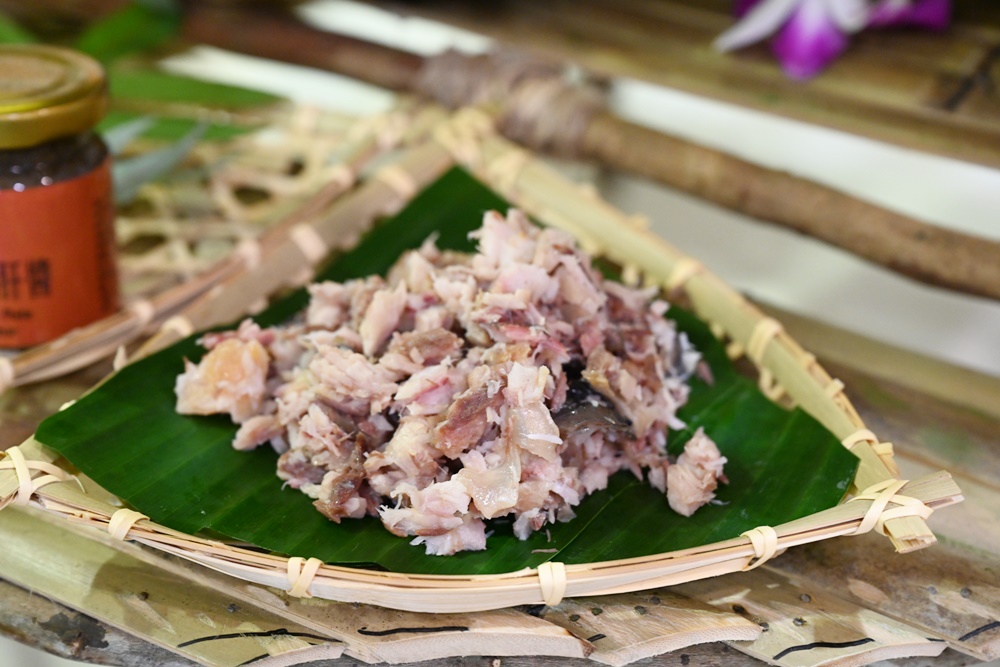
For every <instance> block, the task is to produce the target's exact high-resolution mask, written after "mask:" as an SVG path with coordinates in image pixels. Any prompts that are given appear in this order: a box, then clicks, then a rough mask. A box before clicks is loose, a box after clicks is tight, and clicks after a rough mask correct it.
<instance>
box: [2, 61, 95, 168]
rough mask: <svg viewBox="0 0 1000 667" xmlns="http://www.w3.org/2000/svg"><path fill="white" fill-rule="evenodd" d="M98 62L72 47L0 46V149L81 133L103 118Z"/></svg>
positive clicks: (30, 144)
mask: <svg viewBox="0 0 1000 667" xmlns="http://www.w3.org/2000/svg"><path fill="white" fill-rule="evenodd" d="M106 106H107V85H106V83H105V79H104V71H103V70H102V69H101V66H100V65H99V64H98V63H97V62H96V61H95V60H93V59H92V58H90V57H89V56H86V55H84V54H82V53H79V52H77V51H71V50H70V49H63V48H59V47H54V46H42V45H38V44H27V45H9V46H3V45H0V149H11V148H26V147H29V146H36V145H38V144H41V143H45V142H46V141H51V140H52V139H57V138H59V137H65V136H69V135H72V134H78V133H80V132H85V131H87V130H89V129H91V128H92V127H94V125H96V124H97V122H98V121H99V120H101V118H102V117H103V116H104V110H105V107H106Z"/></svg>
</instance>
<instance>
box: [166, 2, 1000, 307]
mask: <svg viewBox="0 0 1000 667" xmlns="http://www.w3.org/2000/svg"><path fill="white" fill-rule="evenodd" d="M237 23H238V24H239V25H240V26H241V30H238V31H234V30H228V29H225V28H223V26H228V25H234V24H237ZM184 34H185V35H186V36H187V38H188V39H190V40H192V41H197V42H203V43H207V44H213V45H216V46H220V47H222V48H228V49H233V50H236V51H241V52H245V53H251V54H254V55H260V56H264V57H270V58H275V59H279V60H285V61H289V62H294V63H297V64H301V65H307V66H310V67H318V68H321V69H327V70H330V71H335V72H338V73H341V74H346V75H348V76H353V77H356V78H360V79H362V80H365V81H368V82H370V83H374V84H376V85H381V86H385V87H389V88H394V89H407V90H416V89H417V86H418V85H419V82H420V81H421V80H422V77H423V75H424V74H425V73H426V72H427V71H428V69H429V68H431V67H432V66H433V65H434V62H435V59H434V58H427V59H424V58H421V57H419V56H415V55H412V54H404V53H402V52H400V51H399V50H396V49H390V48H388V47H384V46H381V45H378V44H373V43H369V42H364V41H362V40H358V39H354V38H349V37H345V36H342V35H336V34H333V33H328V32H323V31H320V30H316V29H313V28H311V27H308V26H306V25H304V24H302V23H301V22H298V21H297V20H295V19H294V18H292V17H290V16H288V15H281V14H275V13H273V12H268V13H261V12H258V11H256V10H250V9H247V8H240V7H228V8H225V9H221V8H211V7H203V6H200V5H193V6H190V7H189V8H188V10H187V12H186V16H185V27H184ZM262 35H267V36H268V37H267V38H266V39H262V38H261V36H262ZM303 44H307V45H308V48H301V45H303ZM447 57H448V58H449V59H450V60H451V62H452V63H453V65H454V69H455V71H456V75H458V74H460V70H461V69H462V68H463V67H466V66H467V64H468V63H471V62H472V60H473V58H464V59H463V57H461V56H457V55H456V54H447ZM361 63H364V65H363V66H362V65H361ZM369 63H371V67H368V64H369ZM508 83H509V82H508ZM516 83H517V82H516V81H515V84H516ZM515 90H516V85H515V86H508V87H507V90H506V91H505V92H506V94H504V93H501V94H500V95H499V96H498V97H496V98H495V99H493V100H492V101H493V102H495V103H497V104H500V105H501V106H502V107H503V109H504V110H503V114H502V115H504V116H509V115H512V114H513V115H522V116H523V115H525V114H528V115H530V116H531V118H530V119H529V120H530V121H531V122H535V123H542V124H545V125H546V132H547V134H546V135H545V136H546V140H544V141H541V142H536V143H535V145H533V146H532V147H534V148H536V149H538V148H541V149H546V148H553V147H560V148H562V149H567V148H574V147H575V149H576V151H577V152H578V153H579V154H580V155H581V156H583V157H585V158H591V159H597V160H599V161H601V162H602V163H604V164H607V165H608V166H611V167H614V168H616V169H622V170H624V171H629V172H632V173H636V174H639V175H642V176H644V177H647V178H651V179H653V180H656V181H658V182H660V183H663V184H665V185H668V186H671V187H675V188H678V189H681V190H683V191H686V192H690V193H692V194H694V195H696V196H698V197H702V198H704V199H707V200H708V201H712V202H714V203H717V204H720V205H722V206H725V207H727V208H730V209H732V210H736V211H739V212H741V213H745V214H747V215H750V216H753V217H755V218H757V219H758V220H760V221H763V222H768V223H771V224H776V225H779V226H782V227H786V228H789V229H792V230H794V231H797V232H800V233H803V234H806V235H809V236H812V237H814V238H817V239H819V240H821V241H824V242H826V243H829V244H831V245H834V246H836V247H839V248H841V249H843V250H846V251H848V252H851V253H853V254H856V255H858V256H859V257H862V258H864V259H866V260H868V261H871V262H873V263H876V264H878V265H880V266H883V267H885V268H886V269H889V270H891V271H895V272H897V273H899V274H901V275H905V276H907V277H909V278H912V279H914V280H917V281H920V282H923V283H926V284H929V285H933V286H937V287H944V288H947V289H952V290H956V291H960V292H965V293H968V294H974V295H978V296H985V297H989V298H993V299H1000V243H997V242H994V241H990V240H986V239H982V238H978V237H974V236H970V235H967V234H963V233H960V232H955V231H951V230H948V229H944V228H940V227H936V226H934V225H930V224H927V223H925V222H922V221H919V220H916V219H914V218H911V217H908V216H905V215H902V214H899V213H896V212H893V211H890V210H888V209H885V208H882V207H879V206H876V205H874V204H870V203H867V202H864V201H861V200H858V199H856V198H854V197H851V196H850V195H848V194H846V193H843V192H840V191H838V190H835V189H833V188H830V187H827V186H824V185H821V184H819V183H816V182H813V181H809V180H807V179H803V178H799V177H795V176H792V175H790V174H787V173H784V172H780V171H776V170H773V169H767V168H765V167H761V166H759V165H755V164H752V163H749V162H746V161H744V160H740V159H738V158H735V157H733V156H731V155H728V154H725V153H723V152H720V151H716V150H713V149H709V148H706V147H703V146H699V145H697V144H694V143H692V142H689V141H686V140H683V139H680V138H678V137H673V136H669V135H666V134H664V133H661V132H657V131H654V130H650V129H647V128H643V127H640V126H637V125H634V124H631V123H628V122H626V121H624V120H622V119H620V118H617V117H616V116H614V115H612V114H610V113H592V110H590V109H581V110H580V113H581V114H583V115H585V116H587V118H585V119H583V120H581V121H580V122H582V123H583V125H584V128H585V130H584V131H583V132H582V133H581V132H580V131H579V127H577V125H578V124H579V123H564V122H560V121H559V120H555V121H552V122H549V123H545V116H546V115H550V116H553V115H555V114H556V111H555V110H554V109H553V108H552V107H551V106H550V105H539V106H538V107H537V108H532V109H524V108H514V106H515V102H516V99H515V98H516V96H515V95H514V94H513V93H514V92H515ZM420 92H424V93H430V94H432V95H435V94H436V95H437V96H438V100H439V101H442V102H444V103H446V104H448V103H450V104H453V105H454V104H456V100H455V99H454V95H455V90H454V88H453V87H448V88H447V90H442V89H440V88H439V89H437V90H429V89H428V88H427V86H422V87H421V90H420ZM442 97H444V98H449V99H442ZM512 100H513V102H512ZM485 101H487V100H482V99H474V100H469V99H463V100H460V101H459V102H460V103H461V104H467V103H470V102H474V103H482V102H485ZM570 101H572V100H570ZM521 106H522V107H523V106H524V104H523V102H522V103H521ZM510 129H511V131H512V132H514V133H515V134H516V136H517V138H518V139H519V140H523V139H524V138H525V136H526V135H525V134H523V133H520V132H518V131H517V128H510ZM540 144H541V145H540Z"/></svg>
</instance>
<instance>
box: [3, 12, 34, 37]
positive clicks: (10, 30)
mask: <svg viewBox="0 0 1000 667" xmlns="http://www.w3.org/2000/svg"><path fill="white" fill-rule="evenodd" d="M37 41H38V38H37V37H35V36H34V35H32V34H31V32H29V31H28V30H25V29H24V28H23V27H21V25H20V24H19V23H18V22H17V21H14V20H13V19H11V18H10V17H9V16H7V15H6V14H5V13H4V12H2V11H0V44H34V43H35V42H37Z"/></svg>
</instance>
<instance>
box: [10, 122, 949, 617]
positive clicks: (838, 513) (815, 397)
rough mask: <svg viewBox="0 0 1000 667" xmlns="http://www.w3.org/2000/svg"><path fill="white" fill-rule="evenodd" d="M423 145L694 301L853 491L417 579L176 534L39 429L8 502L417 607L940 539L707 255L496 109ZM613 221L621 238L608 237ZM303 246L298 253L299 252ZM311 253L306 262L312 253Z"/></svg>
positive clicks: (927, 503)
mask: <svg viewBox="0 0 1000 667" xmlns="http://www.w3.org/2000/svg"><path fill="white" fill-rule="evenodd" d="M420 150H423V151H425V152H434V151H436V152H437V153H438V154H439V155H437V157H438V158H442V156H443V157H444V158H446V159H447V161H448V162H450V163H458V164H461V165H462V166H465V167H466V168H468V169H469V170H470V171H471V172H472V173H473V174H474V175H476V176H477V177H478V178H480V179H481V180H483V181H484V182H486V183H487V184H488V185H490V186H492V187H494V189H496V190H498V191H499V192H500V193H501V194H502V195H504V196H506V197H507V199H508V200H509V201H511V202H512V203H513V204H514V205H517V206H519V207H521V208H522V209H524V210H525V211H526V212H528V213H529V214H531V215H532V216H534V217H536V218H538V219H539V220H541V221H542V222H545V223H546V224H550V225H553V226H556V227H560V228H563V229H565V230H567V231H569V232H570V233H572V234H573V235H574V236H575V237H576V238H577V239H578V241H579V242H580V244H581V247H582V248H583V249H584V250H585V251H587V252H589V253H590V254H592V255H603V256H606V257H608V258H609V259H611V260H613V261H617V262H618V263H619V264H621V266H622V267H623V271H622V275H623V279H624V281H625V282H633V283H636V282H639V281H641V280H642V281H645V282H646V283H647V284H654V285H658V286H660V287H661V288H663V289H665V290H666V291H668V292H669V293H672V294H674V295H675V296H676V295H680V294H683V295H684V296H686V297H687V298H688V299H689V300H690V302H691V305H692V310H693V311H694V312H695V314H696V315H697V316H698V317H699V318H701V319H703V320H704V321H706V322H708V323H709V324H710V325H711V326H712V328H713V332H714V333H716V335H717V336H719V337H720V338H723V337H724V338H727V339H729V340H730V341H731V342H730V344H729V351H730V353H731V356H739V355H742V354H745V355H746V356H747V357H748V358H749V359H750V360H751V361H752V362H753V363H754V364H755V365H756V366H757V368H758V370H759V376H760V384H761V389H762V390H763V391H764V393H765V394H766V395H767V396H768V397H769V398H771V399H772V400H778V399H779V398H781V397H782V396H784V397H786V400H787V399H791V400H792V401H794V402H796V403H798V404H799V405H801V407H803V409H805V410H806V412H808V413H810V414H811V415H812V416H813V417H815V418H816V419H818V420H819V421H820V422H821V423H823V424H824V425H825V426H826V427H827V428H828V429H829V430H831V432H833V433H834V435H836V436H837V437H839V438H840V439H841V440H842V442H843V443H844V445H845V446H847V447H848V448H849V449H850V450H851V451H852V452H853V453H855V454H856V455H857V456H858V458H859V460H860V464H859V468H858V471H857V473H856V475H855V479H854V490H855V491H856V493H855V494H854V496H853V497H852V498H850V499H846V500H844V501H842V502H841V503H840V504H838V505H836V506H834V507H831V508H829V509H827V510H823V511H821V512H818V513H815V514H812V515H810V516H807V517H803V518H800V519H796V520H794V521H791V522H788V523H785V524H782V525H779V526H774V527H768V526H762V527H759V528H756V529H753V530H751V531H747V532H745V533H743V535H741V536H740V537H738V538H733V539H729V540H724V541H721V542H715V543H712V544H707V545H701V546H698V547H692V548H689V549H683V550H678V551H673V552H667V553H662V554H655V555H651V556H640V557H633V558H627V559H618V560H611V561H603V562H595V563H586V564H568V565H567V564H562V563H560V562H557V561H555V562H553V561H550V562H548V563H544V564H542V565H541V566H539V567H537V568H524V569H521V570H517V571H515V572H509V573H502V574H490V575H420V574H404V573H394V572H383V571H375V570H365V569H361V568H352V567H348V566H339V565H326V564H324V563H322V562H320V561H319V560H318V559H315V558H309V559H306V558H302V557H290V558H286V557H284V556H276V555H271V554H266V553H260V552H256V551H253V550H250V549H245V548H242V547H239V546H233V545H228V544H225V543H222V542H218V541H213V540H207V539H204V538H201V537H197V536H193V535H187V534H185V533H180V532H178V531H174V530H172V529H169V528H166V527H164V526H161V525H158V524H156V523H154V522H152V521H150V520H148V519H147V518H146V517H145V516H143V515H141V514H140V513H138V512H135V511H133V510H131V509H127V508H121V507H116V506H115V505H112V504H110V503H108V502H104V501H101V500H99V499H97V498H95V497H94V496H93V495H90V494H88V493H86V491H85V490H84V487H83V484H81V483H80V481H79V480H78V479H76V478H74V477H71V476H69V474H68V473H66V472H65V471H64V470H62V469H60V468H59V467H58V466H57V465H56V462H57V460H58V455H57V454H56V453H54V452H52V451H51V450H49V449H48V448H46V447H45V446H44V445H42V444H41V443H39V442H38V441H36V440H35V439H34V438H31V439H29V440H28V441H26V442H25V443H23V444H22V445H20V446H18V447H16V448H12V449H11V450H8V453H7V455H6V456H5V457H4V458H3V459H0V508H2V507H3V506H5V505H6V504H10V503H17V504H32V505H35V506H38V507H41V508H42V509H44V510H46V511H48V512H53V513H56V514H58V515H61V516H63V517H65V518H66V519H67V520H70V521H73V522H76V523H82V524H86V525H90V526H94V527H97V528H99V529H103V530H105V531H107V532H109V533H111V535H112V536H113V537H115V538H117V539H122V540H124V539H131V540H135V541H137V542H140V543H142V544H145V545H148V546H150V547H153V548H156V549H159V550H162V551H165V552H168V553H172V554H174V555H177V556H180V557H182V558H185V559H188V560H191V561H194V562H198V563H201V564H202V565H205V566H207V567H210V568H212V569H215V570H218V571H221V572H224V573H227V574H230V575H232V576H236V577H239V578H241V579H244V580H246V581H251V582H254V583H259V584H264V585H268V586H272V587H275V588H278V589H283V590H285V591H287V592H288V594H290V595H292V596H298V597H314V596H315V597H319V598H324V599H330V600H338V601H343V602H365V603H370V604H375V605H379V606H384V607H390V608H395V609H400V610H406V611H418V612H469V611H483V610H488V609H499V608H505V607H510V606H516V605H525V604H540V603H541V604H549V605H553V604H557V603H558V602H559V601H560V600H561V599H562V598H563V597H574V596H585V595H607V594H613V593H622V592H631V591H637V590H642V589H648V588H655V587H660V586H665V585H671V584H678V583H683V582H687V581H692V580H695V579H699V578H704V577H709V576H717V575H720V574H726V573H729V572H735V571H739V570H746V569H752V568H754V567H758V566H759V565H761V564H763V563H764V562H766V561H767V560H768V559H769V558H771V557H773V556H774V555H776V554H778V553H781V552H782V551H784V549H786V548H788V547H790V546H796V545H800V544H806V543H809V542H814V541H818V540H822V539H827V538H830V537H836V536H841V535H850V534H857V533H858V532H867V531H868V530H872V529H877V530H879V531H880V532H882V533H883V534H885V535H887V536H888V537H889V538H890V540H892V542H893V544H894V546H895V547H896V549H897V551H900V552H905V551H912V550H915V549H920V548H923V547H926V546H929V545H930V544H932V543H933V542H934V536H933V534H932V533H931V532H930V530H929V529H928V528H927V526H926V524H925V523H924V519H925V518H926V517H927V516H928V515H929V514H930V512H931V511H933V510H934V509H937V508H940V507H944V506H947V505H950V504H952V503H955V502H959V501H961V500H962V496H961V491H960V490H959V489H958V487H957V485H956V484H955V483H954V481H953V480H952V479H951V476H950V475H949V474H948V473H946V472H943V471H942V472H938V473H935V474H933V475H928V476H926V477H923V478H920V479H918V480H914V481H907V480H899V479H898V472H897V470H896V468H895V465H894V463H893V459H892V450H891V445H889V444H888V443H881V442H880V441H879V440H878V438H877V437H876V436H875V435H874V434H873V433H872V432H871V431H869V430H868V429H867V428H866V427H865V425H864V423H863V422H862V421H861V419H860V417H859V416H858V415H857V412H856V411H855V410H854V408H853V406H852V405H851V404H850V401H849V400H848V399H847V397H846V396H845V395H844V394H843V383H840V382H839V381H838V380H834V379H832V378H830V377H829V375H827V373H826V371H825V370H824V369H823V368H822V367H821V366H820V365H819V364H818V363H817V362H816V360H815V357H813V356H812V355H810V354H808V353H807V352H805V351H804V350H803V349H802V348H801V347H800V346H799V345H798V344H797V343H796V342H795V341H794V339H792V338H791V337H790V336H788V334H787V333H785V332H784V331H783V329H782V327H781V325H780V323H778V322H777V321H776V320H774V319H772V318H769V317H765V316H764V315H763V314H762V313H761V312H760V311H758V310H757V309H756V308H755V307H754V306H752V305H751V304H749V303H748V302H747V301H746V300H745V299H744V298H743V297H742V295H740V294H738V293H737V292H735V291H734V290H733V289H732V288H730V287H728V286H727V285H726V284H725V283H724V282H723V281H722V280H720V279H719V278H717V277H716V276H714V275H713V274H712V273H711V272H710V271H708V270H707V269H706V268H705V267H704V266H703V265H702V264H701V263H700V262H698V261H697V260H694V259H692V258H690V257H686V256H684V255H683V254H681V253H680V252H678V251H677V250H675V249H673V248H672V247H671V246H669V244H667V243H666V242H665V241H663V240H662V239H660V238H659V237H657V236H655V235H653V234H651V233H650V232H648V231H647V230H646V229H645V225H644V224H643V220H642V219H641V218H635V217H629V216H626V215H625V214H624V213H621V212H620V211H617V210H616V209H614V208H613V207H611V206H610V205H609V204H607V203H606V202H604V201H602V200H600V199H599V198H598V197H597V196H596V194H595V193H594V191H593V189H592V188H591V187H588V186H578V185H576V184H574V183H571V182H569V181H567V180H566V179H564V178H562V177H561V176H559V175H558V174H556V173H555V172H554V171H553V170H551V169H550V168H549V167H547V166H546V165H545V164H544V163H542V162H540V161H539V160H537V159H536V158H534V157H533V156H531V155H530V154H528V153H527V151H525V150H524V149H522V148H519V147H517V146H515V145H513V144H510V143H509V142H507V141H506V140H504V139H502V138H500V137H499V136H498V135H497V134H496V133H495V132H494V124H493V118H492V117H491V116H490V115H489V114H488V113H486V112H484V111H483V110H477V109H466V110H462V111H459V112H458V113H455V114H453V115H451V116H444V117H443V118H442V121H441V122H440V123H439V124H438V125H437V126H436V127H435V129H434V131H433V132H432V133H431V140H430V141H429V142H427V143H426V144H423V145H422V147H421V148H420ZM401 164H404V166H401ZM408 168H409V171H408ZM413 171H419V164H416V165H414V164H410V165H405V161H404V163H396V164H390V165H389V166H388V167H385V168H383V169H382V170H381V171H380V172H379V173H377V174H376V175H375V176H374V177H372V178H371V179H369V181H371V182H376V183H378V184H380V185H381V186H383V187H388V188H389V189H391V190H393V191H394V192H395V194H397V195H399V196H400V197H402V199H403V200H404V201H406V200H407V199H408V198H410V197H412V196H414V195H415V194H416V192H418V191H419V189H420V188H418V187H414V184H415V182H416V181H415V179H416V177H417V174H415V173H412V172H413ZM363 186H364V184H362V185H360V186H358V187H363ZM376 194H377V192H376ZM612 228H613V229H615V232H616V233H615V234H613V235H609V234H606V233H603V234H602V231H603V232H606V230H607V229H612ZM327 231H329V230H327ZM307 252H308V251H307V250H305V249H303V250H302V254H303V255H307ZM305 259H307V260H309V262H310V264H314V263H316V262H317V261H318V260H317V259H316V258H314V257H309V256H306V257H305ZM445 593H447V595H445Z"/></svg>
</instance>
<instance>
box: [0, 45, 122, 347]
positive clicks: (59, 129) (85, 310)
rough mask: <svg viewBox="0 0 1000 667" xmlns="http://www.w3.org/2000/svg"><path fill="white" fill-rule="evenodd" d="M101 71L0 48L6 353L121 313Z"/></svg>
mask: <svg viewBox="0 0 1000 667" xmlns="http://www.w3.org/2000/svg"><path fill="white" fill-rule="evenodd" d="M106 96H107V93H106V85H105V81H104V73H103V71H102V70H101V68H100V66H99V65H98V64H97V63H96V62H94V61H93V60H91V59H90V58H88V57H86V56H84V55H82V54H79V53H77V52H74V51H70V50H68V49H60V48H55V47H48V46H39V45H27V46H20V45H19V46H0V347H6V348H21V347H27V346H30V345H35V344H38V343H42V342H45V341H48V340H51V339H53V338H56V337H58V336H59V335H61V334H63V333H66V332H67V331H69V330H71V329H74V328H76V327H80V326H83V325H85V324H89V323H90V322H93V321H94V320H97V319H100V318H102V317H105V316H107V315H110V314H111V313H113V312H115V311H116V310H117V309H118V303H119V302H118V281H117V275H116V271H115V261H114V227H113V225H114V208H113V203H112V198H111V173H110V166H109V158H108V149H107V147H106V146H105V145H104V142H103V141H102V140H101V138H100V137H99V136H98V135H97V134H96V133H95V132H94V131H93V128H94V125H95V124H96V123H97V122H98V120H100V118H101V116H102V115H103V113H104V108H105V105H106Z"/></svg>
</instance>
